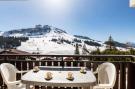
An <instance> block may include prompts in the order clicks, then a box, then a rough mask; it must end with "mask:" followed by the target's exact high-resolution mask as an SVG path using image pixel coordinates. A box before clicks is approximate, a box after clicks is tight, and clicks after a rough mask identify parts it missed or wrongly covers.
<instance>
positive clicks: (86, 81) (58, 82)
mask: <svg viewBox="0 0 135 89" xmlns="http://www.w3.org/2000/svg"><path fill="white" fill-rule="evenodd" d="M79 70H80V68H79V67H66V68H64V69H63V68H60V67H40V71H39V72H37V73H34V72H33V70H31V71H29V72H28V73H26V74H25V75H23V76H22V83H24V84H26V85H27V88H28V86H29V85H39V86H54V87H90V86H93V85H95V82H96V78H95V76H94V74H93V73H92V72H91V71H90V70H87V73H86V74H82V73H80V71H79ZM47 72H51V73H52V74H53V75H52V76H53V78H52V79H51V80H49V81H48V80H45V74H46V73H47ZM68 72H72V73H73V76H74V80H73V81H70V80H67V79H66V78H67V74H68Z"/></svg>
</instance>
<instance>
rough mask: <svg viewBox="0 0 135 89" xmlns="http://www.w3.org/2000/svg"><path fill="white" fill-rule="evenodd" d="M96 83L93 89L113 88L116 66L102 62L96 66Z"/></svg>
mask: <svg viewBox="0 0 135 89" xmlns="http://www.w3.org/2000/svg"><path fill="white" fill-rule="evenodd" d="M94 73H95V74H96V73H97V74H98V84H97V85H96V86H94V87H93V89H113V87H114V85H115V81H116V68H115V65H114V64H112V63H108V62H106V63H103V64H101V65H99V66H98V68H97V70H96V72H94Z"/></svg>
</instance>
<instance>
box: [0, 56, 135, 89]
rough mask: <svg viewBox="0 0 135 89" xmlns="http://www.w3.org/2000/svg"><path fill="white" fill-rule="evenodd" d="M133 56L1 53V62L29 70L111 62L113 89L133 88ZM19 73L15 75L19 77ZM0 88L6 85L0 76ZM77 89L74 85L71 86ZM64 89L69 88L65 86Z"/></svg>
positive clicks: (42, 88) (41, 88)
mask: <svg viewBox="0 0 135 89" xmlns="http://www.w3.org/2000/svg"><path fill="white" fill-rule="evenodd" d="M134 59H135V57H134V56H133V55H90V56H86V55H38V54H37V55H35V54H34V55H33V54H32V55H26V54H21V55H20V54H19V55H18V54H2V55H0V64H1V63H11V64H13V65H15V66H16V67H17V68H18V69H19V70H30V69H33V67H34V66H62V67H70V66H71V67H73V66H74V67H77V66H79V67H87V68H89V69H90V70H91V71H95V70H96V68H97V66H98V65H99V64H101V63H103V62H107V61H109V62H112V63H113V64H114V65H115V66H116V69H117V79H116V83H115V87H114V89H135V84H134V83H135V77H134V76H135V64H134ZM20 77H21V75H19V74H18V75H17V79H19V78H20ZM0 80H1V81H0V89H6V85H5V84H4V82H3V81H2V78H1V76H0ZM63 88H65V87H53V86H36V89H63ZM72 88H73V89H77V88H76V87H72ZM66 89H71V88H67V87H66Z"/></svg>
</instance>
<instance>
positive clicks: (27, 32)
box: [3, 25, 67, 36]
mask: <svg viewBox="0 0 135 89" xmlns="http://www.w3.org/2000/svg"><path fill="white" fill-rule="evenodd" d="M52 31H53V32H54V33H57V34H62V33H67V32H66V31H64V30H62V29H59V28H56V27H52V26H49V25H44V26H42V25H35V27H34V28H24V29H16V30H11V31H7V32H4V34H3V36H40V35H45V34H47V33H50V32H52Z"/></svg>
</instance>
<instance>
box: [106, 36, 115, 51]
mask: <svg viewBox="0 0 135 89" xmlns="http://www.w3.org/2000/svg"><path fill="white" fill-rule="evenodd" d="M105 44H107V45H108V46H109V49H110V50H112V49H115V42H114V41H113V38H112V36H111V35H110V36H109V39H108V41H106V42H105Z"/></svg>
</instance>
